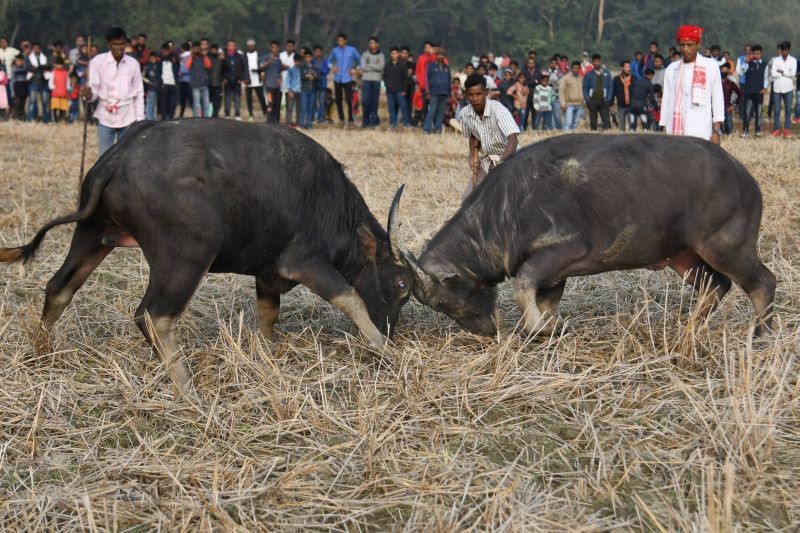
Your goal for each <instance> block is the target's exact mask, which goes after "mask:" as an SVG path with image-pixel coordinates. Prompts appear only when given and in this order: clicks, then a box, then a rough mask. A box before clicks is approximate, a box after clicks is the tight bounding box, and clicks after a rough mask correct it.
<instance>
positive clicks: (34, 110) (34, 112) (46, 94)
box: [25, 83, 50, 124]
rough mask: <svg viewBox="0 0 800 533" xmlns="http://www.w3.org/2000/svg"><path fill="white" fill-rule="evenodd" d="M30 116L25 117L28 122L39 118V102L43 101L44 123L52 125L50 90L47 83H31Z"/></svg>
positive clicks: (29, 87) (29, 88) (29, 89)
mask: <svg viewBox="0 0 800 533" xmlns="http://www.w3.org/2000/svg"><path fill="white" fill-rule="evenodd" d="M28 94H29V96H30V100H28V115H27V116H26V117H25V118H26V120H27V121H28V122H30V121H32V120H33V119H35V118H36V117H38V116H39V106H38V102H39V100H40V99H41V101H42V122H44V123H45V124H49V123H50V88H49V87H48V86H47V84H46V83H31V84H29V85H28Z"/></svg>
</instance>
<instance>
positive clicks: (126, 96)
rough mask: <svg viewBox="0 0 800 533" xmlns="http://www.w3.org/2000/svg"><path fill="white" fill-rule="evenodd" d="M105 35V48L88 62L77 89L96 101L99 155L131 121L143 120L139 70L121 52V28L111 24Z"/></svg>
mask: <svg viewBox="0 0 800 533" xmlns="http://www.w3.org/2000/svg"><path fill="white" fill-rule="evenodd" d="M106 39H107V40H108V49H109V51H108V52H106V53H104V54H98V55H96V56H95V57H94V59H92V61H91V63H89V83H87V84H86V87H84V88H83V89H82V90H81V95H82V96H83V98H84V99H85V100H87V101H89V102H95V101H96V102H97V103H98V105H97V110H96V111H95V112H94V117H95V118H96V119H97V121H98V124H97V138H98V144H99V146H100V155H103V153H104V152H105V151H106V150H108V149H109V148H111V146H112V145H113V144H114V143H115V142H118V141H119V140H120V139H121V138H122V136H123V135H124V134H125V131H126V130H127V129H128V127H129V126H130V125H131V124H133V123H134V122H136V121H137V120H144V87H143V85H142V71H141V70H140V68H139V62H138V61H136V60H135V59H134V58H132V57H131V56H129V55H126V54H125V43H126V42H127V37H126V36H125V30H123V29H122V28H111V29H110V30H109V31H108V34H107V35H106Z"/></svg>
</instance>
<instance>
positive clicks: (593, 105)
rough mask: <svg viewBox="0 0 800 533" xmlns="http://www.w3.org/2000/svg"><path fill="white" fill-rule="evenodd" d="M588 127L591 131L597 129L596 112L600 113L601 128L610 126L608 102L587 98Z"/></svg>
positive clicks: (605, 128)
mask: <svg viewBox="0 0 800 533" xmlns="http://www.w3.org/2000/svg"><path fill="white" fill-rule="evenodd" d="M588 105H589V127H590V128H591V130H592V131H597V114H598V113H600V120H601V121H602V122H603V129H604V130H607V129H609V128H610V127H611V116H610V115H609V109H608V102H606V101H605V100H604V101H602V102H598V101H597V100H591V99H590V100H589V104H588Z"/></svg>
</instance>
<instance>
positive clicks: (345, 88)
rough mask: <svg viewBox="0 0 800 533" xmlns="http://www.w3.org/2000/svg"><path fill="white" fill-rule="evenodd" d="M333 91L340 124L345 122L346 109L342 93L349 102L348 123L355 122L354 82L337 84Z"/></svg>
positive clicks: (334, 85)
mask: <svg viewBox="0 0 800 533" xmlns="http://www.w3.org/2000/svg"><path fill="white" fill-rule="evenodd" d="M333 90H334V94H335V97H336V111H337V112H338V113H339V122H344V109H342V93H344V99H345V100H346V101H347V121H348V122H353V82H352V81H349V82H347V83H335V82H334V84H333Z"/></svg>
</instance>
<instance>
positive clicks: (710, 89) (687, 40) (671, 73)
mask: <svg viewBox="0 0 800 533" xmlns="http://www.w3.org/2000/svg"><path fill="white" fill-rule="evenodd" d="M702 39H703V28H701V27H699V26H692V25H688V24H687V25H684V26H681V27H680V28H678V32H677V34H676V35H675V40H676V41H678V46H679V47H680V50H681V56H682V60H681V61H673V62H672V63H670V65H669V67H667V70H666V72H665V73H664V97H663V99H662V102H661V121H660V125H661V126H663V127H664V129H665V131H666V132H667V133H669V134H672V135H688V136H691V137H700V138H701V139H707V140H709V141H711V142H713V143H714V144H719V143H720V136H721V135H722V121H723V120H724V119H725V103H724V100H723V95H722V77H721V76H720V72H719V65H718V64H717V62H716V61H714V60H713V59H709V58H706V57H703V56H702V55H700V54H698V53H697V52H698V49H699V47H700V41H701V40H702Z"/></svg>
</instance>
